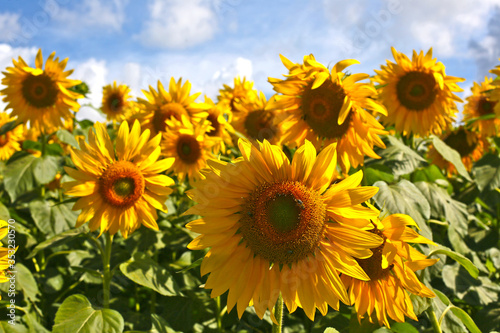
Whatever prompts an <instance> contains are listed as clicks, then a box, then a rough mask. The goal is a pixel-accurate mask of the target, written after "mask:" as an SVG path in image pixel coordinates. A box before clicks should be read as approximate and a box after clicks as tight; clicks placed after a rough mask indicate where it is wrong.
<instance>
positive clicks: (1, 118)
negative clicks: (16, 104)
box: [0, 112, 24, 161]
mask: <svg viewBox="0 0 500 333" xmlns="http://www.w3.org/2000/svg"><path fill="white" fill-rule="evenodd" d="M14 120H15V119H14V118H11V117H10V116H9V115H8V114H7V113H5V112H0V127H2V126H4V125H5V124H7V123H9V122H11V121H14ZM22 140H24V126H23V125H22V124H20V125H17V126H16V127H14V128H13V129H11V130H10V131H7V132H6V133H5V134H2V135H0V161H6V160H8V159H9V158H10V157H11V156H12V155H14V153H15V152H16V151H19V150H21V145H20V143H19V141H22Z"/></svg>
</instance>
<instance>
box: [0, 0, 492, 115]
mask: <svg viewBox="0 0 500 333" xmlns="http://www.w3.org/2000/svg"><path fill="white" fill-rule="evenodd" d="M0 31H1V33H0V68H1V69H2V70H3V69H4V68H5V67H7V66H10V65H11V64H12V58H17V57H18V56H19V55H21V56H23V58H24V59H25V60H26V61H27V62H28V63H29V64H33V63H34V57H35V54H36V52H37V50H38V48H41V49H42V51H43V52H44V58H46V57H47V56H48V55H49V54H50V52H52V51H56V55H58V56H59V57H62V58H66V57H69V63H68V68H74V69H75V72H74V74H73V75H72V78H74V79H81V80H84V81H86V82H87V83H88V84H89V85H90V87H91V90H92V93H91V94H90V96H89V101H85V102H90V103H93V104H94V105H95V106H99V104H100V99H101V96H102V95H101V94H102V86H103V85H106V84H108V83H111V82H112V81H113V80H117V81H118V82H122V83H126V84H128V85H130V86H131V87H132V90H133V93H134V95H135V96H141V95H142V93H141V89H145V88H147V87H148V86H149V85H153V86H155V87H156V82H157V80H161V81H162V82H163V83H166V84H168V81H169V80H170V77H175V78H179V77H183V78H184V79H185V80H186V79H187V80H189V81H190V82H191V83H192V85H193V89H192V92H202V93H203V94H206V95H208V96H209V97H211V98H215V97H216V95H217V92H218V90H219V89H220V88H222V84H223V83H228V84H232V81H233V78H234V77H235V76H236V75H242V76H247V77H248V78H249V79H251V80H253V81H255V87H256V88H257V89H259V90H262V91H264V93H265V94H266V95H267V96H270V95H272V94H273V90H272V86H271V85H270V84H269V83H268V82H267V78H268V77H282V74H284V73H285V67H284V66H283V65H282V63H281V61H280V59H279V54H280V53H281V54H283V55H285V56H286V57H287V58H289V59H290V60H292V61H294V62H301V61H302V57H303V56H304V55H306V54H310V53H313V54H314V55H315V57H316V59H317V60H318V61H320V62H321V63H323V64H325V65H328V64H330V65H333V64H334V63H336V62H337V61H339V60H342V59H346V58H355V59H357V60H359V61H360V62H361V64H359V65H354V66H352V67H350V70H351V71H352V72H353V73H360V72H364V73H369V74H373V69H378V68H380V65H381V64H385V62H386V59H391V60H392V56H391V52H390V47H391V46H394V47H395V48H396V49H397V50H398V51H403V52H404V53H406V54H410V53H411V52H412V50H413V49H416V50H417V51H420V50H424V51H427V50H428V49H429V47H433V50H434V55H435V57H437V59H438V60H439V61H442V62H443V63H444V64H445V65H446V73H447V74H448V75H453V76H459V77H464V78H466V81H465V82H464V83H462V84H461V87H462V88H463V89H464V90H465V91H464V93H462V94H461V96H462V97H466V96H467V95H469V94H470V87H471V86H472V82H473V81H474V80H482V79H483V78H484V76H485V75H488V76H490V74H488V70H489V69H491V68H493V67H494V66H496V65H498V64H500V61H499V60H498V58H499V57H500V0H483V1H473V0H441V1H433V0H419V1H417V0H384V1H382V0H379V1H373V0H372V1H370V0H355V1H349V2H348V1H341V0H330V1H328V0H323V1H312V0H311V1H293V0H291V1H285V0H278V1H272V2H271V1H260V0H259V1H244V0H145V1H132V0H108V1H106V0H80V1H76V0H34V1H27V0H24V1H12V0H3V1H1V2H0ZM85 102H84V103H85ZM0 103H1V102H0ZM0 107H1V105H0ZM78 117H79V118H92V119H99V115H98V114H97V112H96V111H94V110H92V109H89V108H86V109H85V108H84V109H82V111H81V112H79V116H78Z"/></svg>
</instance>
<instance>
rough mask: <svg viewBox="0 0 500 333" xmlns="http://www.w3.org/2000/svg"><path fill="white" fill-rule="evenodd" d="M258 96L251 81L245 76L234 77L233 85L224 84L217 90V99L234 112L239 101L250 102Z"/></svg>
mask: <svg viewBox="0 0 500 333" xmlns="http://www.w3.org/2000/svg"><path fill="white" fill-rule="evenodd" d="M257 97H258V93H257V91H256V90H255V89H253V82H252V81H247V79H246V77H243V79H241V77H239V76H238V77H235V78H234V87H230V86H229V85H227V84H224V89H220V90H219V96H217V100H218V101H219V103H225V104H227V105H228V106H229V107H230V109H231V111H232V112H234V111H235V110H236V107H237V106H238V105H239V104H241V103H246V102H250V101H252V100H253V99H255V98H257Z"/></svg>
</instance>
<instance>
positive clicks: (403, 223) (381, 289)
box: [341, 214, 438, 327]
mask: <svg viewBox="0 0 500 333" xmlns="http://www.w3.org/2000/svg"><path fill="white" fill-rule="evenodd" d="M374 221H376V222H375V223H374V226H375V227H374V228H373V229H372V230H370V232H372V233H373V234H376V235H379V236H380V237H382V238H383V240H384V242H383V243H382V245H380V246H378V247H376V248H373V249H372V251H373V255H372V256H371V257H370V258H366V259H356V261H357V262H358V263H359V264H360V265H361V267H362V268H363V270H364V271H365V272H366V274H367V275H368V276H369V277H370V280H369V281H362V280H359V279H357V278H355V277H351V276H349V274H342V276H341V279H342V281H343V282H344V284H345V286H346V288H347V289H348V292H349V298H350V300H351V303H353V304H354V306H355V309H356V312H357V315H358V320H360V321H361V319H362V318H364V317H368V318H369V320H370V322H372V323H373V322H375V321H378V323H379V324H380V325H385V326H387V327H390V324H389V320H388V318H387V317H388V316H389V317H390V318H392V319H393V320H395V321H397V322H404V321H405V316H406V317H410V318H411V319H413V320H418V319H417V316H416V315H415V313H414V311H413V305H412V302H411V299H410V295H409V294H408V292H410V293H412V294H414V295H418V296H421V297H434V296H435V295H434V293H433V292H432V291H431V290H430V289H429V288H427V287H426V286H425V285H424V284H423V283H421V282H420V281H419V280H418V278H417V276H416V275H415V272H416V271H418V270H421V269H424V268H425V267H428V266H431V265H434V264H435V263H436V262H437V261H438V259H427V257H426V256H425V255H424V254H422V253H420V252H419V251H417V250H416V249H414V248H413V247H411V246H410V245H409V244H408V243H420V244H434V243H433V242H432V241H431V240H429V239H427V238H425V237H423V236H421V235H419V234H418V233H417V232H416V231H414V230H413V229H412V228H410V226H414V227H417V228H418V226H417V224H416V223H415V221H413V219H412V218H411V217H410V216H408V215H404V214H394V215H390V216H388V217H386V218H384V219H383V220H382V221H380V220H378V218H377V219H375V220H374Z"/></svg>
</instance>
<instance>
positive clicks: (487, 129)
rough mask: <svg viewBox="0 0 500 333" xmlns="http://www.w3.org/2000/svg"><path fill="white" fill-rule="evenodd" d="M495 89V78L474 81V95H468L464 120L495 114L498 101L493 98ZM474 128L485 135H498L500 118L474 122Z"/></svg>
mask: <svg viewBox="0 0 500 333" xmlns="http://www.w3.org/2000/svg"><path fill="white" fill-rule="evenodd" d="M494 89H495V86H494V85H493V79H490V78H488V77H485V78H484V81H483V82H481V83H479V84H478V83H477V82H474V85H473V86H472V88H471V92H472V95H471V96H469V97H467V104H465V106H464V111H463V113H464V122H468V121H470V120H472V119H474V118H478V117H482V116H486V115H494V114H495V105H496V104H497V102H496V101H494V100H493V98H492V97H494V96H493V95H494V94H492V93H493V91H494ZM471 127H472V129H473V130H475V131H478V132H480V133H481V134H483V135H485V136H496V135H497V133H498V131H499V129H500V119H499V118H493V119H481V120H475V121H473V122H472V124H471Z"/></svg>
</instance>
